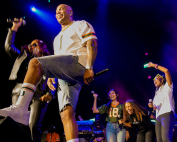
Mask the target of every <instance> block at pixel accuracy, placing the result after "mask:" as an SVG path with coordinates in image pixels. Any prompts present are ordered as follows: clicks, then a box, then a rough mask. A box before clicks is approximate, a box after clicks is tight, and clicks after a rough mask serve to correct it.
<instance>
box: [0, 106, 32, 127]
mask: <svg viewBox="0 0 177 142" xmlns="http://www.w3.org/2000/svg"><path fill="white" fill-rule="evenodd" d="M0 115H1V116H5V117H6V116H10V117H11V118H12V119H13V120H15V121H16V122H19V123H22V124H24V125H29V116H30V112H29V111H24V110H23V108H21V106H19V105H11V106H10V107H7V108H4V109H0Z"/></svg>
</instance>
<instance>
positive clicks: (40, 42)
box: [35, 39, 50, 56]
mask: <svg viewBox="0 0 177 142" xmlns="http://www.w3.org/2000/svg"><path fill="white" fill-rule="evenodd" d="M35 41H37V43H38V44H39V46H40V48H41V49H42V51H43V56H47V55H50V52H49V50H48V48H47V45H46V44H45V43H44V42H43V41H42V40H39V39H35Z"/></svg>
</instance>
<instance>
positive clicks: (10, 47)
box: [5, 18, 22, 59]
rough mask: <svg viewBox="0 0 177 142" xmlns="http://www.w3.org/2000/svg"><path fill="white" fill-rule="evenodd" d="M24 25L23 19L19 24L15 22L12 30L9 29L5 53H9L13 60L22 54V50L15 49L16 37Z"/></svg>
mask: <svg viewBox="0 0 177 142" xmlns="http://www.w3.org/2000/svg"><path fill="white" fill-rule="evenodd" d="M17 20H18V19H16V18H15V19H14V21H17ZM21 25H22V18H20V20H19V22H13V26H12V28H11V29H9V32H8V34H7V37H6V41H5V51H6V52H7V53H8V55H9V56H10V57H11V58H14V59H15V58H16V57H17V56H18V55H19V54H20V50H19V49H18V48H17V47H15V44H14V42H15V36H16V32H17V31H18V29H19V27H20V26H21Z"/></svg>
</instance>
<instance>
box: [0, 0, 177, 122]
mask: <svg viewBox="0 0 177 142" xmlns="http://www.w3.org/2000/svg"><path fill="white" fill-rule="evenodd" d="M62 3H65V4H68V5H70V6H71V7H72V8H73V11H74V19H75V20H86V21H87V22H89V23H90V24H92V26H93V27H94V30H95V32H96V35H97V37H98V55H97V59H96V61H95V64H94V71H95V73H96V72H98V71H101V70H103V69H106V68H109V70H110V71H109V72H107V73H106V74H104V75H101V76H99V77H98V78H95V81H93V82H92V83H91V84H90V85H89V86H87V85H85V86H83V88H82V90H81V92H80V96H79V101H78V105H77V109H76V116H77V115H81V116H82V117H83V119H84V120H89V119H91V118H93V117H95V114H93V113H92V105H93V96H92V94H91V91H92V90H94V91H95V92H96V93H97V94H98V95H99V97H100V101H98V106H101V105H103V104H104V103H107V101H108V100H107V93H108V91H109V90H110V89H112V88H114V89H116V90H117V91H118V92H119V94H120V98H119V101H120V102H121V103H124V102H125V101H126V100H128V99H134V100H136V101H137V102H138V103H139V104H140V105H142V106H144V107H146V106H147V104H148V101H149V99H153V96H154V92H155V86H154V84H153V78H154V76H155V75H156V74H157V73H160V74H163V73H162V72H160V71H158V70H155V69H154V68H150V69H149V68H147V69H144V68H143V64H145V63H148V62H149V61H152V62H154V63H157V64H159V65H162V66H165V67H166V68H168V69H169V70H170V72H171V76H172V80H173V83H174V84H173V85H174V92H173V94H174V98H175V100H176V99H177V97H176V94H177V89H176V88H177V74H176V70H177V60H176V59H177V53H176V51H177V9H176V7H177V1H176V0H133V1H132V0H51V2H50V3H49V2H48V0H5V1H2V2H1V32H0V33H1V39H0V41H1V42H0V46H1V48H0V49H1V50H0V53H1V78H2V79H1V82H2V83H1V84H2V85H1V90H2V91H1V99H0V108H4V107H8V106H9V105H10V104H11V96H10V95H11V90H12V87H13V82H11V81H9V80H8V77H9V75H10V72H11V69H12V66H13V63H14V61H13V60H12V59H11V58H10V57H9V56H8V55H7V54H6V52H5V50H4V42H5V38H6V35H7V28H9V27H11V26H12V25H11V24H8V23H7V22H6V19H7V18H11V19H13V18H14V17H17V18H19V17H25V20H26V23H27V24H26V26H24V27H21V28H20V29H19V31H18V33H17V36H16V42H15V44H16V46H17V47H19V48H20V46H21V45H22V44H29V43H30V42H31V41H32V40H34V39H41V40H43V41H44V42H46V44H47V46H48V47H49V50H50V51H51V52H53V39H54V37H55V36H56V35H57V34H58V33H59V32H60V30H61V27H60V25H59V24H58V23H57V20H56V19H55V10H56V8H57V6H58V5H59V4H62ZM32 6H35V7H36V9H37V11H36V12H32V11H31V7H32ZM145 53H148V55H145ZM148 76H151V78H150V79H148ZM52 102H54V103H53V104H52ZM52 102H51V104H50V106H49V109H48V115H47V116H46V118H45V119H44V120H45V121H44V122H45V123H48V122H49V121H48V118H52V119H55V120H56V121H53V120H52V121H50V122H52V123H54V122H59V121H60V118H59V115H58V104H57V101H56V100H55V101H52Z"/></svg>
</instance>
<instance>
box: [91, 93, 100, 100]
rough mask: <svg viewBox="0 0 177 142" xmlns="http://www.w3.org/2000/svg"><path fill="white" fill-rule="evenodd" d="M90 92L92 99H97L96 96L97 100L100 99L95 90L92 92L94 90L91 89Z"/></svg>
mask: <svg viewBox="0 0 177 142" xmlns="http://www.w3.org/2000/svg"><path fill="white" fill-rule="evenodd" d="M91 93H92V94H93V97H94V99H97V98H98V100H100V98H99V97H98V95H97V94H95V92H94V91H91Z"/></svg>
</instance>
